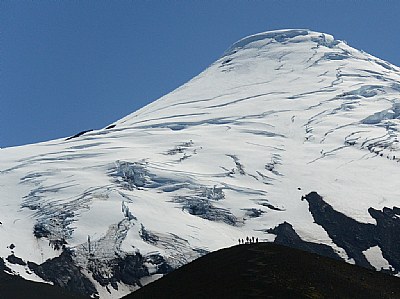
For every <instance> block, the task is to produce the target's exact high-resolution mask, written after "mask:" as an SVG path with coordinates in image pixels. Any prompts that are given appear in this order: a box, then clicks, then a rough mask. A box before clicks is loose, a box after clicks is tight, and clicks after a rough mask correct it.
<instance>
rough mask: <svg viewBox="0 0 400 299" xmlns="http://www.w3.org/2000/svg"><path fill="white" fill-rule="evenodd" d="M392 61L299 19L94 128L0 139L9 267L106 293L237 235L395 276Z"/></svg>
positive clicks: (398, 203)
mask: <svg viewBox="0 0 400 299" xmlns="http://www.w3.org/2000/svg"><path fill="white" fill-rule="evenodd" d="M399 105H400V68H398V67H397V66H394V65H392V64H390V63H389V62H386V61H383V60H381V59H379V58H376V57H374V56H372V55H369V54H368V53H365V52H363V51H360V50H357V49H354V48H352V47H351V46H349V45H348V44H347V43H345V42H343V41H339V40H335V39H334V37H333V36H331V35H329V34H326V33H319V32H314V31H311V30H306V29H287V30H277V31H269V32H264V33H260V34H255V35H252V36H249V37H246V38H244V39H242V40H240V41H238V42H236V43H235V44H233V45H232V46H231V47H230V48H229V49H228V50H227V51H226V52H225V53H224V54H223V55H222V57H221V58H220V59H218V60H217V61H216V62H214V63H213V64H212V65H210V66H209V67H208V68H207V69H206V70H205V71H203V72H202V73H201V74H199V75H198V76H196V77H195V78H193V79H192V80H190V81H189V82H187V83H186V84H184V85H183V86H181V87H179V88H178V89H176V90H175V91H173V92H171V93H170V94H167V95H166V96H164V97H162V98H160V99H159V100H157V101H155V102H153V103H151V104H149V105H147V106H145V107H143V108H142V109H140V110H138V111H136V112H133V113H131V114H129V115H127V116H126V117H124V118H122V119H121V120H119V121H117V122H115V123H112V124H110V125H108V126H107V127H105V128H104V129H100V130H94V131H82V132H81V133H78V134H76V135H75V136H72V137H68V138H63V139H57V140H53V141H48V142H43V143H38V144H31V145H26V146H20V147H12V148H3V149H1V150H0V205H1V209H0V221H1V224H0V240H1V242H0V257H1V258H2V259H3V260H4V262H5V264H6V266H7V267H8V268H9V269H10V270H11V272H12V274H15V275H20V276H22V277H23V278H25V279H28V280H35V281H40V282H45V283H52V284H56V285H59V286H62V287H65V288H67V289H69V290H72V291H75V292H80V293H82V294H86V295H90V296H92V297H100V298H119V297H122V296H124V295H125V294H128V293H130V292H132V291H135V290H136V289H138V288H140V287H141V286H143V285H145V284H147V283H149V282H151V281H153V280H155V279H157V278H159V277H161V276H162V275H165V274H166V273H168V272H170V271H172V270H173V269H176V268H178V267H180V266H182V265H184V264H186V263H188V262H190V261H192V260H194V259H196V258H198V257H200V256H202V255H204V254H207V253H208V252H211V251H215V250H217V249H220V248H224V247H229V246H232V245H235V244H237V242H238V239H241V238H245V237H246V236H254V237H257V238H258V239H259V240H260V241H264V242H274V241H275V242H279V243H281V244H284V245H288V246H294V247H298V248H303V249H305V250H308V251H312V252H317V253H319V254H323V255H327V256H331V257H333V258H337V259H342V260H344V261H347V262H349V263H355V264H359V265H362V266H364V267H367V268H374V269H377V270H382V271H387V272H390V273H391V274H393V275H399V274H398V273H399V271H400V254H399V252H400V237H399V236H400V209H399V208H398V207H400V198H399V196H400V192H399V190H398V186H397V182H398V181H399V179H400V163H399V162H400V145H399V129H400V112H399V111H400V110H399V109H400V108H399V107H400V106H399Z"/></svg>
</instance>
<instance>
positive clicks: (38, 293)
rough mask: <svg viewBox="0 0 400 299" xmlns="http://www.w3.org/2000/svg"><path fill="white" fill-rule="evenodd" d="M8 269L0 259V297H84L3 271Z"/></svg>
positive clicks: (26, 298) (40, 298) (14, 298)
mask: <svg viewBox="0 0 400 299" xmlns="http://www.w3.org/2000/svg"><path fill="white" fill-rule="evenodd" d="M4 270H9V269H8V268H7V267H6V266H5V265H4V263H3V261H2V260H0V298H1V299H3V298H4V299H28V298H29V299H46V298H54V299H84V298H87V297H84V296H82V295H78V294H75V293H70V292H69V291H67V290H65V289H63V288H60V287H58V286H53V285H50V284H46V283H40V282H33V281H29V280H25V279H23V278H22V277H20V276H16V275H10V274H7V273H5V272H4Z"/></svg>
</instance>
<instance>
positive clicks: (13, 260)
mask: <svg viewBox="0 0 400 299" xmlns="http://www.w3.org/2000/svg"><path fill="white" fill-rule="evenodd" d="M7 261H8V262H9V263H11V264H18V265H22V266H26V263H25V262H24V261H23V260H22V259H21V258H19V257H16V256H15V255H14V254H11V255H9V256H8V257H7Z"/></svg>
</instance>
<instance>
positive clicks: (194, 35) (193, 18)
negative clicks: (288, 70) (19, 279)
mask: <svg viewBox="0 0 400 299" xmlns="http://www.w3.org/2000/svg"><path fill="white" fill-rule="evenodd" d="M399 13H400V1H396V0H393V1H389V0H382V1H371V0H359V1H356V0H353V1H351V0H346V1H344V0H343V1H339V0H338V1H324V0H320V1H313V0H309V1H301V0H298V1H285V0H280V1H239V0H235V1H222V0H221V1H216V0H213V1H211V0H210V1H206V0H203V1H200V0H199V1H172V0H171V1H167V0H166V1H139V0H136V1H105V0H93V1H83V0H81V1H79V0H70V1H61V0H48V1H46V0H40V1H32V0H26V1H22V0H1V1H0V30H1V34H0V71H1V72H0V92H1V93H0V115H1V117H0V126H1V130H0V147H7V146H14V145H22V144H27V143H34V142H39V141H45V140H50V139H54V138H60V137H65V136H69V135H73V134H75V133H77V132H79V131H83V130H87V129H96V128H102V127H105V126H107V125H108V124H110V123H112V122H113V121H115V120H117V119H119V118H121V117H123V116H125V115H127V114H129V113H131V112H133V111H135V110H137V109H138V108H140V107H142V106H144V105H146V104H147V103H149V102H151V101H154V100H156V99H157V98H159V97H160V96H162V95H164V94H166V93H168V92H170V91H172V90H174V89H175V88H177V87H179V86H180V85H181V84H183V83H185V82H186V81H188V80H189V79H191V78H192V77H193V76H195V75H197V74H198V73H200V72H201V71H202V70H203V69H204V68H206V67H207V66H208V65H209V64H211V63H212V62H213V61H215V60H216V59H217V58H218V57H219V56H220V55H221V54H222V53H223V52H224V50H225V49H227V48H228V47H229V46H230V45H231V44H232V43H233V42H235V41H236V40H238V39H240V38H242V37H244V36H247V35H250V34H254V33H257V32H262V31H267V30H274V29H282V28H308V29H312V30H315V31H321V32H327V33H330V34H332V35H334V36H335V38H337V39H341V40H346V41H347V42H348V43H349V45H351V46H353V47H355V48H358V49H363V50H364V51H366V52H369V53H370V54H373V55H375V56H377V57H379V58H382V59H384V60H387V61H389V62H391V63H394V64H396V65H400V54H399V53H400V40H399V37H400V35H399V28H400V18H399Z"/></svg>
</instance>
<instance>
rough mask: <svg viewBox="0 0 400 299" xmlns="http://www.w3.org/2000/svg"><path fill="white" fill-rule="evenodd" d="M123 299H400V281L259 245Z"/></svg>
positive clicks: (206, 261)
mask: <svg viewBox="0 0 400 299" xmlns="http://www.w3.org/2000/svg"><path fill="white" fill-rule="evenodd" d="M123 298H124V299H134V298H363V299H366V298H400V279H399V278H397V277H394V276H391V275H388V274H384V273H379V272H376V271H374V270H369V269H366V268H363V267H360V266H355V265H350V264H347V263H345V262H343V261H339V260H336V259H331V258H327V257H322V256H319V255H316V254H313V253H308V252H305V251H302V250H298V249H293V248H288V247H285V246H281V245H278V244H273V243H257V244H249V245H238V246H234V247H231V248H226V249H222V250H219V251H216V252H213V253H210V254H208V255H206V256H204V257H201V258H199V259H197V260H195V261H194V262H192V263H190V264H187V265H185V266H183V267H181V268H179V269H177V270H175V271H174V272H172V273H170V274H168V275H166V276H165V277H163V278H161V279H160V280H157V281H155V282H153V283H151V284H149V285H147V286H145V287H143V288H141V289H140V290H138V291H136V292H134V293H132V294H130V295H128V296H125V297H123Z"/></svg>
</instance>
